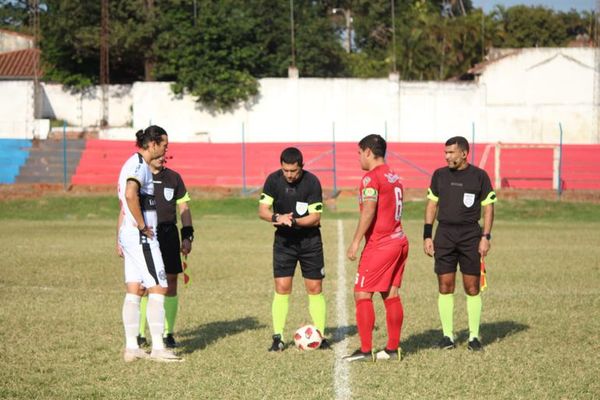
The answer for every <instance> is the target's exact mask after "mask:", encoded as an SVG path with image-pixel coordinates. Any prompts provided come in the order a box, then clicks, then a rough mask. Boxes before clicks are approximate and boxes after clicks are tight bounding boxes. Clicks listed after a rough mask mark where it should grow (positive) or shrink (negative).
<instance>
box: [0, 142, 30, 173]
mask: <svg viewBox="0 0 600 400" xmlns="http://www.w3.org/2000/svg"><path fill="white" fill-rule="evenodd" d="M30 149H31V140H28V139H0V183H15V179H16V177H17V175H19V169H20V168H21V166H22V165H23V164H25V161H27V157H29V150H30Z"/></svg>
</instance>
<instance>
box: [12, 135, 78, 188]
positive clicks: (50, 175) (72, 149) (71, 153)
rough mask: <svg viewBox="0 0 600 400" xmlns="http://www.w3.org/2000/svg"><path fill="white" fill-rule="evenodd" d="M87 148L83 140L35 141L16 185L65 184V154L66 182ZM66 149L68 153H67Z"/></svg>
mask: <svg viewBox="0 0 600 400" xmlns="http://www.w3.org/2000/svg"><path fill="white" fill-rule="evenodd" d="M84 148H85V140H83V139H67V141H66V142H63V140H58V139H48V140H39V141H34V142H33V143H32V146H31V148H30V152H29V158H28V159H27V162H26V163H25V164H24V165H22V166H21V168H20V172H19V175H18V176H17V178H16V180H15V181H16V183H64V182H65V153H66V166H67V168H66V180H67V182H69V181H70V178H71V176H72V175H73V173H74V172H75V168H76V167H77V165H79V160H80V158H81V153H82V152H83V150H84ZM65 149H66V151H65Z"/></svg>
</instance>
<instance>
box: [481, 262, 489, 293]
mask: <svg viewBox="0 0 600 400" xmlns="http://www.w3.org/2000/svg"><path fill="white" fill-rule="evenodd" d="M486 288H487V279H486V277H485V261H484V259H483V257H481V275H480V277H479V289H480V290H481V291H482V292H483V291H484V290H485V289H486Z"/></svg>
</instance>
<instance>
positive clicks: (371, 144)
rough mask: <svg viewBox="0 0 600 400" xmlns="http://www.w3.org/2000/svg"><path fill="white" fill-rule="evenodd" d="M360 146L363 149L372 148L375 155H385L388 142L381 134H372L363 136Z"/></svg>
mask: <svg viewBox="0 0 600 400" xmlns="http://www.w3.org/2000/svg"><path fill="white" fill-rule="evenodd" d="M358 147H360V148H361V149H362V150H363V151H364V150H366V149H370V150H371V152H373V155H374V156H375V157H385V152H386V150H387V143H386V142H385V139H384V138H382V137H381V135H377V134H371V135H367V136H365V137H364V138H362V140H361V141H360V142H358Z"/></svg>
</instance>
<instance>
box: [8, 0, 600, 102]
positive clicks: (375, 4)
mask: <svg viewBox="0 0 600 400" xmlns="http://www.w3.org/2000/svg"><path fill="white" fill-rule="evenodd" d="M292 3H293V17H294V25H293V30H294V31H293V33H294V38H295V41H294V50H295V51H294V52H292V40H291V36H292V35H291V22H290V11H291V10H290V2H289V1H272V0H245V1H239V0H220V1H219V0H128V1H114V0H111V1H110V2H109V4H110V10H109V14H110V24H109V26H110V40H109V45H110V81H111V83H130V82H134V81H138V80H155V79H156V80H163V81H172V82H174V84H173V90H174V91H175V92H176V93H179V94H182V93H190V94H192V95H193V96H195V97H196V98H197V100H198V101H199V102H201V103H203V104H204V105H206V106H208V107H212V108H213V109H215V110H225V109H228V108H231V107H233V106H235V105H237V104H239V103H240V102H242V101H246V100H249V99H251V98H252V97H253V96H255V95H257V94H258V92H259V87H258V79H260V78H263V77H285V76H287V73H288V67H289V66H290V65H292V63H295V65H296V66H297V68H298V70H299V71H300V75H301V76H305V77H311V76H314V77H342V76H346V77H363V78H372V77H385V76H387V74H388V73H389V72H390V71H392V70H394V69H395V70H397V71H398V72H399V73H400V76H401V79H404V80H439V79H447V78H450V77H454V76H459V75H461V74H463V73H464V72H465V71H467V70H468V69H469V68H470V67H472V66H473V65H474V64H476V63H477V62H480V61H482V60H483V57H484V55H485V53H486V52H487V51H488V50H489V48H490V47H513V48H519V47H535V46H564V45H567V44H568V43H569V42H570V41H572V40H574V39H576V38H577V39H581V38H584V39H585V38H590V37H594V36H595V35H594V34H595V29H596V27H595V21H596V17H595V15H594V14H592V13H578V12H576V11H569V12H556V11H553V10H550V9H547V8H544V7H526V6H514V7H509V8H505V7H501V6H497V7H496V8H495V9H494V10H493V11H492V12H490V13H488V14H487V15H485V14H483V11H482V10H481V9H476V8H474V7H473V4H472V1H471V0H395V1H394V2H393V4H394V9H395V10H394V15H393V16H392V12H391V11H392V10H391V4H392V3H391V2H390V0H293V1H292ZM29 4H30V2H28V1H27V0H10V1H5V2H4V3H2V4H0V27H1V28H6V29H12V30H17V31H21V32H30V23H31V15H32V14H31V9H30V8H29ZM100 5H101V2H100V1H98V0H78V1H72V0H40V21H41V32H42V35H41V48H42V54H43V62H44V64H45V68H44V70H45V71H46V79H48V80H53V81H58V82H62V83H64V84H67V85H70V86H75V87H85V86H88V85H92V84H96V83H98V81H99V69H100V60H99V54H100V23H101V17H100V15H101V12H100V11H101V10H100V7H101V6H100ZM336 9H337V10H336ZM334 10H335V11H336V12H334ZM340 10H342V11H343V12H340ZM349 15H351V16H352V39H353V46H352V52H351V53H346V52H345V51H344V46H343V43H342V38H343V37H345V35H346V33H347V32H346V29H347V26H346V22H347V21H346V18H345V16H349ZM394 28H395V29H394ZM292 53H294V55H295V58H294V59H292Z"/></svg>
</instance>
